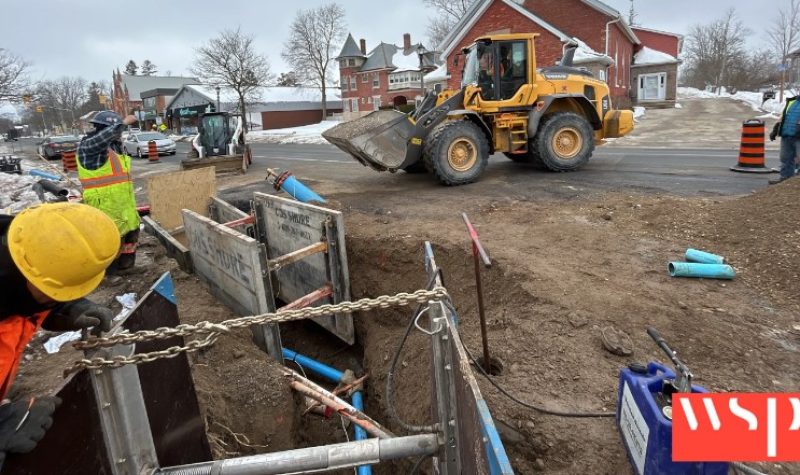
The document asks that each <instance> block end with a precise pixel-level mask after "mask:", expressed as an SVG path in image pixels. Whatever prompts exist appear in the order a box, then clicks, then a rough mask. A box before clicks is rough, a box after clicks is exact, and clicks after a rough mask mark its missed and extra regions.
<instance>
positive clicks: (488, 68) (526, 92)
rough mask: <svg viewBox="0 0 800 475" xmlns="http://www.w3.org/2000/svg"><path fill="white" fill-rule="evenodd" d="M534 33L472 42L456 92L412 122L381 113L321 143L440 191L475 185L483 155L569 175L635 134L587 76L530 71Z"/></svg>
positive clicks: (428, 100)
mask: <svg viewBox="0 0 800 475" xmlns="http://www.w3.org/2000/svg"><path fill="white" fill-rule="evenodd" d="M537 36H538V34H502V35H491V36H484V37H480V38H478V39H477V40H476V41H475V43H474V44H472V45H471V46H470V47H468V48H465V49H464V50H463V74H462V77H463V79H462V85H461V89H460V90H455V91H453V90H449V91H436V92H433V93H429V94H428V95H427V96H426V97H425V98H424V99H423V101H422V103H421V104H420V105H419V106H418V107H417V109H416V110H415V111H413V112H411V113H409V114H402V113H400V112H398V111H392V110H383V111H376V112H373V113H371V114H369V115H367V116H365V117H362V118H360V119H356V120H353V121H350V122H345V123H342V124H339V125H337V126H335V127H333V128H331V129H328V130H327V131H326V132H324V133H323V134H322V135H323V137H325V138H326V139H327V140H328V141H329V142H331V143H333V144H334V145H336V146H337V147H339V148H340V149H342V150H344V151H345V152H347V153H349V154H350V155H352V156H353V157H354V158H355V159H356V160H358V161H359V162H361V163H362V164H363V165H365V166H369V167H371V168H374V169H375V170H378V171H386V170H388V171H390V172H395V171H397V170H405V171H407V172H409V173H417V172H424V171H429V172H431V173H433V174H434V175H435V176H436V178H437V179H438V180H439V181H440V182H441V183H443V184H445V185H463V184H466V183H472V182H474V181H475V180H477V179H478V177H479V176H480V175H481V173H482V172H483V170H484V169H485V168H486V165H487V163H488V161H489V155H490V154H493V153H498V152H499V153H503V154H505V155H506V156H507V157H508V158H509V159H511V160H513V161H515V162H526V163H532V164H534V165H537V166H539V167H542V168H545V169H548V170H552V171H557V172H566V171H572V170H576V169H578V168H580V167H581V166H582V165H584V164H585V163H586V162H587V161H588V160H589V157H590V156H591V155H592V152H593V150H594V147H595V144H596V143H602V140H603V139H605V138H616V137H622V136H623V135H625V134H627V133H629V132H630V131H632V130H633V112H632V111H630V110H614V109H612V108H611V98H610V97H609V89H608V86H607V85H606V83H605V82H603V81H600V80H598V79H595V78H594V77H593V76H592V74H591V73H590V72H589V71H586V70H584V69H578V68H574V67H572V66H571V64H572V56H573V55H574V52H575V49H574V47H573V48H570V49H568V50H567V53H566V54H565V55H564V58H563V59H562V61H561V65H560V66H553V67H545V68H541V69H537V68H536V52H535V47H534V40H535V38H536V37H537Z"/></svg>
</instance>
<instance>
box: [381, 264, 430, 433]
mask: <svg viewBox="0 0 800 475" xmlns="http://www.w3.org/2000/svg"><path fill="white" fill-rule="evenodd" d="M437 276H438V277H441V270H440V269H437V270H436V273H434V274H433V275H432V276H431V278H430V280H428V285H426V286H425V288H426V289H428V290H430V289H431V288H432V287H433V284H434V282H436V277H437ZM422 306H423V304H419V305H418V306H417V309H416V310H415V311H414V315H412V317H411V320H409V322H408V326H407V327H406V332H405V334H404V335H403V338H402V339H401V340H400V344H399V345H397V349H396V350H395V352H394V357H393V358H392V362H391V364H389V372H388V373H386V406H387V407H388V409H389V416H390V417H391V418H392V419H393V420H394V421H395V422H397V424H398V425H399V426H400V427H402V428H403V429H404V430H406V431H408V432H433V431H435V430H436V428H435V427H434V426H433V425H427V426H418V425H413V424H409V423H408V422H406V421H404V420H403V419H402V418H400V416H399V415H398V414H397V410H396V408H395V400H394V370H395V368H397V361H398V360H399V359H400V353H402V352H403V347H404V346H405V344H406V340H408V335H410V334H411V329H412V328H414V321H415V320H416V319H417V317H419V315H420V313H422V309H423V307H422Z"/></svg>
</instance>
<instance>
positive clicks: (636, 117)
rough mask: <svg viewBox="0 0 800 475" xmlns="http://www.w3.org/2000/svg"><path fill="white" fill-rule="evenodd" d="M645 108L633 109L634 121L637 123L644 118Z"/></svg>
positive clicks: (637, 107)
mask: <svg viewBox="0 0 800 475" xmlns="http://www.w3.org/2000/svg"><path fill="white" fill-rule="evenodd" d="M645 110H646V109H645V108H644V107H641V106H636V107H634V108H633V120H635V121H637V122H638V120H639V119H641V118H642V117H644V113H645Z"/></svg>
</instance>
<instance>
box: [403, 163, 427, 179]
mask: <svg viewBox="0 0 800 475" xmlns="http://www.w3.org/2000/svg"><path fill="white" fill-rule="evenodd" d="M403 171H405V172H406V173H408V174H410V175H418V174H420V173H428V169H427V168H426V167H425V160H420V161H418V162H416V163H412V164H411V165H409V166H407V167H405V168H403Z"/></svg>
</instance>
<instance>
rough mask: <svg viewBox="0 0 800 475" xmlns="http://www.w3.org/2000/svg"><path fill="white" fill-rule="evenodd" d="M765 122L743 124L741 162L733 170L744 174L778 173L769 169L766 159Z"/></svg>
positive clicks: (751, 121)
mask: <svg viewBox="0 0 800 475" xmlns="http://www.w3.org/2000/svg"><path fill="white" fill-rule="evenodd" d="M765 132H766V130H765V127H764V121H763V120H759V119H750V120H746V121H744V123H743V124H742V141H741V145H740V147H739V161H738V163H737V164H736V166H735V167H731V170H733V171H735V172H742V173H776V172H777V171H778V170H776V169H774V168H767V166H766V159H765V157H764V134H765Z"/></svg>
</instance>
